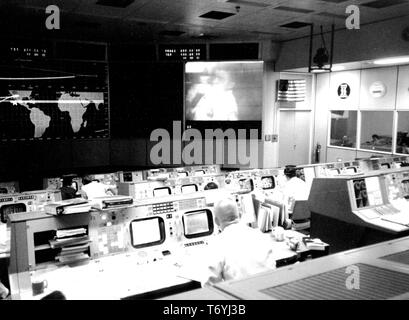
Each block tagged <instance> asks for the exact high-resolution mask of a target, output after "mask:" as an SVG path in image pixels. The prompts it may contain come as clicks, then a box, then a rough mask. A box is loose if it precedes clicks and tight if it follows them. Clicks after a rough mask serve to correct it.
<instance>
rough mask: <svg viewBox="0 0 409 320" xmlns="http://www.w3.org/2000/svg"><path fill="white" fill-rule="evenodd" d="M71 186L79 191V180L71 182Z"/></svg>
mask: <svg viewBox="0 0 409 320" xmlns="http://www.w3.org/2000/svg"><path fill="white" fill-rule="evenodd" d="M71 187H72V188H74V189H75V190H77V191H78V182H76V181H73V182H72V183H71Z"/></svg>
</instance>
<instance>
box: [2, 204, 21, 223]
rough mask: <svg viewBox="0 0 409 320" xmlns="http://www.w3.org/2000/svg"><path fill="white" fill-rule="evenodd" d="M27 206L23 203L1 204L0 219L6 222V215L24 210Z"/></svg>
mask: <svg viewBox="0 0 409 320" xmlns="http://www.w3.org/2000/svg"><path fill="white" fill-rule="evenodd" d="M26 211H27V208H26V205H25V204H24V203H13V204H8V205H5V206H2V207H1V208H0V221H1V222H3V223H7V220H8V216H9V215H10V214H13V213H17V212H26Z"/></svg>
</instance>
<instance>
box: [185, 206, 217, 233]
mask: <svg viewBox="0 0 409 320" xmlns="http://www.w3.org/2000/svg"><path fill="white" fill-rule="evenodd" d="M183 228H184V233H185V237H186V238H188V239H190V238H196V237H203V236H207V235H211V234H212V233H213V228H214V226H213V215H212V212H211V211H210V210H208V209H204V210H197V211H189V212H186V213H185V214H184V215H183Z"/></svg>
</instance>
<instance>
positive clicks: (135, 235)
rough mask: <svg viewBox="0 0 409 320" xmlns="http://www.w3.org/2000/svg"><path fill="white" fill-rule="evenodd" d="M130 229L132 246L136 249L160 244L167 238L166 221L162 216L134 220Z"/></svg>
mask: <svg viewBox="0 0 409 320" xmlns="http://www.w3.org/2000/svg"><path fill="white" fill-rule="evenodd" d="M129 229H130V232H131V244H132V247H134V248H136V249H137V248H144V247H150V246H155V245H159V244H161V243H163V242H164V241H165V239H166V233H165V222H164V221H163V219H162V218H161V217H149V218H143V219H136V220H132V221H131V223H130V228H129Z"/></svg>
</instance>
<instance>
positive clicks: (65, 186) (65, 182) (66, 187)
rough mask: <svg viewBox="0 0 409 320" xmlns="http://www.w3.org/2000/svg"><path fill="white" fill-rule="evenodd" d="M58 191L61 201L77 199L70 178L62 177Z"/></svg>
mask: <svg viewBox="0 0 409 320" xmlns="http://www.w3.org/2000/svg"><path fill="white" fill-rule="evenodd" d="M60 191H61V198H62V200H67V199H74V198H76V197H77V190H75V189H74V188H73V187H72V177H63V179H62V187H61V188H60Z"/></svg>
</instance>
